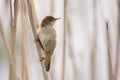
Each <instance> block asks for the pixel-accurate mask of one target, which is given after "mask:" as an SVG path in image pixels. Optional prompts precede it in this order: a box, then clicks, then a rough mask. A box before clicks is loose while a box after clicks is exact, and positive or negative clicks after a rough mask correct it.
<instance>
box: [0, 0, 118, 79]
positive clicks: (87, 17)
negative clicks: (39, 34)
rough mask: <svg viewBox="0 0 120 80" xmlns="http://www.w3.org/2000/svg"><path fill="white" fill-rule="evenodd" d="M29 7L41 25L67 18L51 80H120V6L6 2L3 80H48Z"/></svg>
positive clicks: (1, 29) (0, 3)
mask: <svg viewBox="0 0 120 80" xmlns="http://www.w3.org/2000/svg"><path fill="white" fill-rule="evenodd" d="M28 1H30V3H31V5H32V12H33V19H34V21H33V22H34V23H35V25H40V24H41V21H42V19H43V18H44V17H45V16H48V15H51V16H54V17H56V18H58V17H60V18H61V19H60V20H58V21H57V22H56V24H55V26H54V28H55V30H56V32H57V46H56V48H55V51H54V54H53V55H52V60H51V69H50V71H49V72H47V76H48V79H49V80H120V15H119V14H120V1H119V0H0V80H18V79H16V78H15V77H16V76H17V77H18V78H19V80H45V77H44V76H43V68H42V67H41V63H40V61H39V55H38V51H37V48H36V45H35V42H34V40H35V39H34V36H33V31H32V27H31V22H30V18H29V14H30V13H29V12H28ZM36 28H37V27H36Z"/></svg>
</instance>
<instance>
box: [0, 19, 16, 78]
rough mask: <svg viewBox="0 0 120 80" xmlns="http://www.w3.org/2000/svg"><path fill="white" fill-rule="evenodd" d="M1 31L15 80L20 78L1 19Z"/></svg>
mask: <svg viewBox="0 0 120 80" xmlns="http://www.w3.org/2000/svg"><path fill="white" fill-rule="evenodd" d="M0 33H1V36H2V39H3V42H4V44H5V47H6V50H7V55H8V58H9V61H10V64H11V67H12V70H13V73H14V80H18V77H17V72H16V68H15V63H14V58H13V54H12V50H11V48H10V45H9V43H8V41H7V39H6V37H5V35H4V32H3V28H2V23H1V20H0Z"/></svg>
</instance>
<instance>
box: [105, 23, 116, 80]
mask: <svg viewBox="0 0 120 80" xmlns="http://www.w3.org/2000/svg"><path fill="white" fill-rule="evenodd" d="M106 37H107V40H106V41H107V53H108V68H109V80H114V75H113V70H112V61H111V56H110V49H111V48H110V41H109V25H108V22H106Z"/></svg>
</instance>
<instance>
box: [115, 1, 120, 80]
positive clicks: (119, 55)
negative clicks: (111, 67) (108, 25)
mask: <svg viewBox="0 0 120 80" xmlns="http://www.w3.org/2000/svg"><path fill="white" fill-rule="evenodd" d="M117 2H118V21H117V22H118V30H117V53H116V66H115V79H116V80H117V76H118V69H119V57H120V54H119V51H120V50H119V45H120V44H119V43H120V0H118V1H117Z"/></svg>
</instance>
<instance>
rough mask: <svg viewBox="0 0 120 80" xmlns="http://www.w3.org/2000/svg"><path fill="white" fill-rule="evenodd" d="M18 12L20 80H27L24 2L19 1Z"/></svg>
mask: <svg viewBox="0 0 120 80" xmlns="http://www.w3.org/2000/svg"><path fill="white" fill-rule="evenodd" d="M20 4H21V6H20V8H21V9H20V10H21V26H22V35H21V62H22V69H21V70H22V80H29V79H28V71H27V70H28V69H27V64H26V55H25V54H26V47H25V46H26V43H25V40H26V38H25V37H26V29H27V24H26V23H27V17H26V16H27V15H26V11H27V9H26V0H24V1H20Z"/></svg>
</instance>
